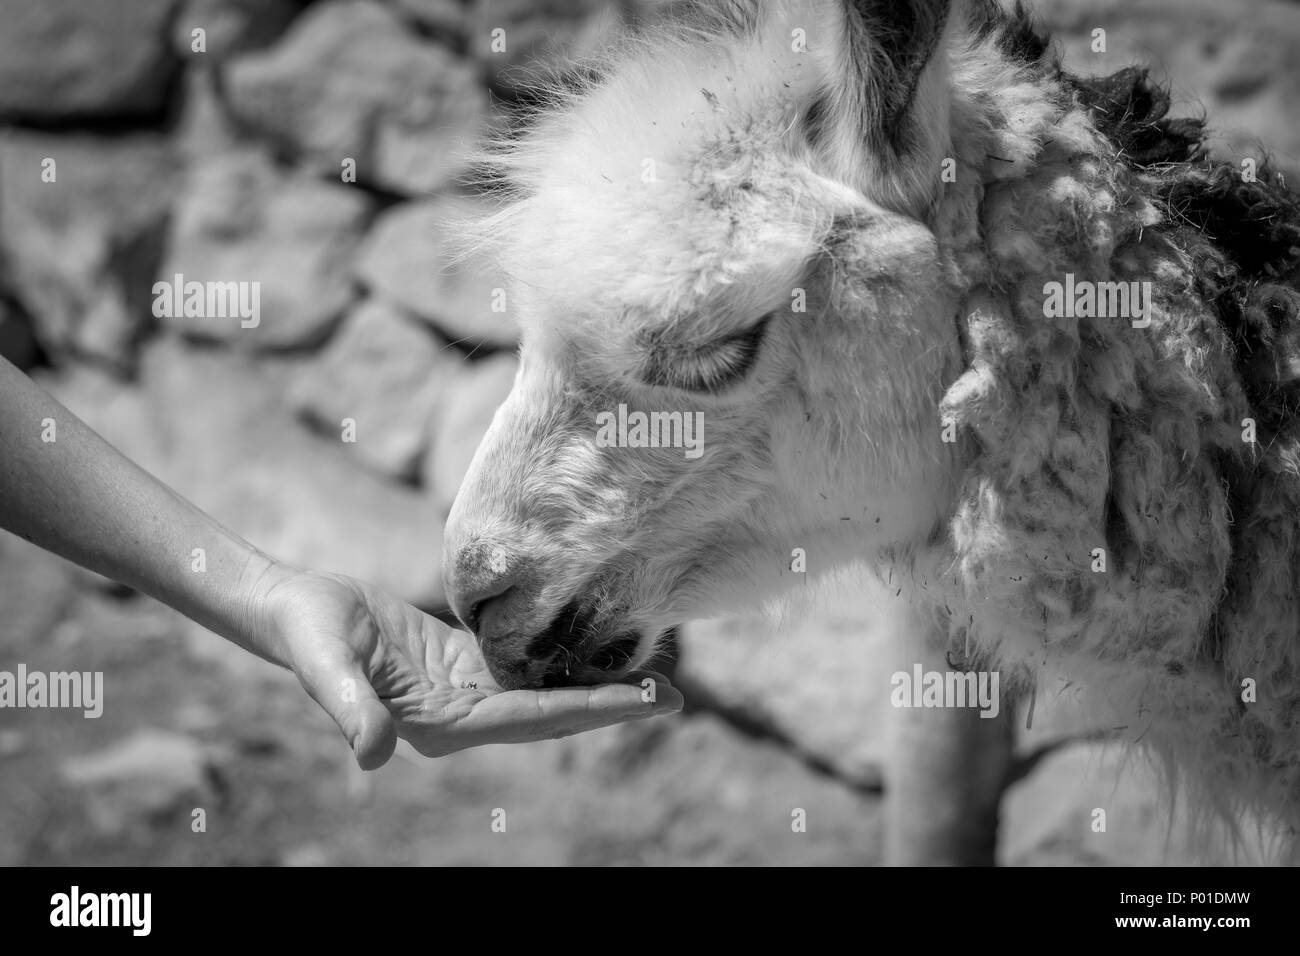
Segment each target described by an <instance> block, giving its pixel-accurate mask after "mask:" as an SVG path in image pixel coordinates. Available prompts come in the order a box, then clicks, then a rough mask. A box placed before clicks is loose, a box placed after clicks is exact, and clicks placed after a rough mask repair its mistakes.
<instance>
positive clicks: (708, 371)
mask: <svg viewBox="0 0 1300 956" xmlns="http://www.w3.org/2000/svg"><path fill="white" fill-rule="evenodd" d="M770 319H771V314H770V313H769V314H768V315H765V316H763V317H762V318H761V319H759V321H758V322H757V323H756V324H754V325H753V326H751V327H750V328H748V329H745V330H744V331H742V332H737V333H735V334H733V335H729V336H727V337H726V338H723V339H719V340H717V341H716V342H710V343H708V344H707V345H703V346H700V347H699V348H697V349H685V348H681V347H677V348H673V349H660V350H654V349H653V348H652V351H651V353H650V361H649V363H648V366H647V368H646V369H645V372H644V374H643V376H642V377H643V378H644V380H645V381H646V383H647V384H650V385H659V386H666V387H669V388H679V389H682V390H683V391H687V392H708V393H710V394H716V393H718V392H721V391H723V390H724V389H726V388H728V387H730V386H732V385H735V384H736V383H737V382H739V381H741V380H742V379H743V378H745V376H747V375H748V374H749V372H750V371H751V370H752V369H753V367H754V363H755V362H756V361H757V360H758V353H759V350H760V349H761V347H762V344H763V336H764V334H765V333H766V331H767V325H768V321H769V320H770Z"/></svg>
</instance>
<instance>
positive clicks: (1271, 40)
mask: <svg viewBox="0 0 1300 956" xmlns="http://www.w3.org/2000/svg"><path fill="white" fill-rule="evenodd" d="M1035 7H1036V8H1037V12H1038V14H1039V16H1040V18H1041V20H1042V22H1044V23H1045V24H1048V25H1049V26H1051V27H1052V28H1053V32H1054V34H1055V37H1056V40H1057V42H1058V44H1059V46H1060V48H1061V51H1062V53H1063V55H1064V60H1065V64H1066V66H1067V68H1068V69H1071V70H1073V71H1075V72H1078V73H1082V74H1084V75H1102V76H1104V75H1106V74H1109V73H1113V72H1115V71H1117V70H1121V69H1123V68H1125V67H1128V66H1132V65H1134V64H1137V65H1143V66H1148V67H1150V68H1151V69H1152V76H1153V77H1156V78H1160V79H1162V80H1164V81H1166V82H1168V81H1172V83H1173V86H1172V90H1173V102H1174V108H1173V110H1172V114H1173V115H1175V116H1206V117H1208V118H1209V126H1210V134H1211V135H1210V143H1211V146H1212V149H1213V154H1214V156H1215V157H1216V158H1222V159H1224V160H1227V161H1229V162H1232V163H1234V164H1236V163H1239V162H1240V161H1241V160H1242V159H1244V158H1246V157H1252V158H1254V159H1256V160H1258V159H1261V158H1262V153H1263V150H1268V151H1269V152H1271V154H1272V155H1273V156H1275V157H1277V158H1278V159H1279V160H1280V162H1281V165H1282V167H1283V168H1284V169H1288V170H1289V171H1291V172H1296V171H1297V165H1296V163H1297V160H1296V157H1297V156H1298V155H1300V124H1297V123H1296V122H1295V103H1296V102H1297V99H1300V71H1297V70H1296V69H1295V68H1294V67H1293V66H1292V65H1291V64H1293V63H1294V61H1295V50H1296V47H1297V45H1300V16H1296V12H1295V5H1294V4H1285V3H1276V2H1260V0H1244V2H1242V3H1239V4H1235V5H1233V6H1231V7H1229V6H1226V5H1224V4H1222V3H1218V2H1216V0H1183V2H1180V3H1179V4H1178V6H1177V15H1176V16H1171V15H1170V5H1169V3H1168V2H1167V0H1087V2H1081V0H1038V2H1037V3H1036V4H1035ZM1098 28H1102V29H1104V30H1105V31H1106V49H1105V50H1104V51H1097V52H1094V50H1093V31H1094V30H1096V29H1098ZM1261 138H1262V144H1261Z"/></svg>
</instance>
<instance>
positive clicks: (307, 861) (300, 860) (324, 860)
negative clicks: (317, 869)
mask: <svg viewBox="0 0 1300 956" xmlns="http://www.w3.org/2000/svg"><path fill="white" fill-rule="evenodd" d="M330 862H331V860H330V851H329V847H327V846H325V844H323V843H304V844H302V845H300V846H295V847H290V848H289V849H287V850H285V851H284V852H283V854H282V855H281V857H280V865H281V866H329V865H330Z"/></svg>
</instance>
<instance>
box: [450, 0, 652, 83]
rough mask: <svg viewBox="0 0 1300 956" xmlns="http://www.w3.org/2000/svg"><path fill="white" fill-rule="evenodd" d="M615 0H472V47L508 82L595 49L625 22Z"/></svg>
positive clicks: (498, 79)
mask: <svg viewBox="0 0 1300 956" xmlns="http://www.w3.org/2000/svg"><path fill="white" fill-rule="evenodd" d="M621 6H626V3H623V4H620V3H618V2H615V0H474V2H472V4H471V9H470V17H469V25H468V31H469V41H470V42H469V48H470V50H471V52H472V53H473V54H474V56H475V57H476V58H477V59H478V60H479V61H480V62H481V63H482V64H483V65H484V67H485V68H486V69H487V70H488V71H489V72H490V73H491V74H492V75H493V76H494V82H495V83H496V84H497V85H499V86H502V87H506V88H527V87H528V86H530V85H535V84H536V81H537V77H538V76H539V75H542V76H545V75H546V72H547V70H548V68H550V67H555V66H560V67H563V66H566V65H568V64H569V63H571V62H572V61H573V60H581V59H582V58H584V57H588V56H590V55H591V54H592V53H594V52H596V51H597V50H598V49H599V48H600V47H601V45H602V44H603V43H604V42H605V41H607V40H609V39H610V38H611V37H612V36H614V35H615V34H616V33H617V32H618V31H619V28H620V26H621V24H622V22H623V19H622V16H621V13H620V7H621Z"/></svg>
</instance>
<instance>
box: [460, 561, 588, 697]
mask: <svg viewBox="0 0 1300 956" xmlns="http://www.w3.org/2000/svg"><path fill="white" fill-rule="evenodd" d="M446 578H447V580H446V587H447V599H448V601H449V602H450V603H451V606H452V609H453V610H454V611H455V612H456V616H457V617H459V618H460V619H461V621H462V622H463V623H464V624H465V626H466V627H468V628H469V629H470V630H471V631H473V633H474V637H475V639H476V640H477V641H478V646H479V650H480V651H481V652H482V654H483V660H484V662H485V663H486V664H487V666H488V671H489V672H490V673H491V674H492V677H493V678H494V679H495V680H496V682H497V683H498V684H500V685H501V686H502V687H503V688H505V689H506V690H512V689H514V688H517V687H528V686H540V685H541V684H543V683H545V682H547V681H548V680H552V679H555V678H556V676H557V675H554V674H552V673H551V671H552V669H553V668H555V667H559V668H562V667H563V661H558V662H557V657H558V651H557V650H556V649H555V648H554V647H551V646H549V645H548V646H546V647H542V646H540V644H544V643H545V642H536V641H535V638H536V637H537V635H538V633H539V632H540V631H542V630H544V629H545V626H546V625H545V624H538V623H536V622H535V621H534V618H535V617H536V615H537V613H538V612H539V611H541V608H540V607H539V605H538V594H537V591H538V588H537V581H538V576H537V574H536V569H535V567H534V562H533V561H530V560H529V559H528V557H527V556H526V555H524V554H521V553H520V552H518V551H516V550H514V549H511V548H509V547H506V546H503V545H499V544H490V543H484V542H481V541H480V542H475V543H472V544H468V545H465V546H463V547H460V548H458V549H456V550H455V552H454V553H453V555H452V560H451V561H449V562H448V564H447V573H446ZM543 613H545V612H543Z"/></svg>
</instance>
